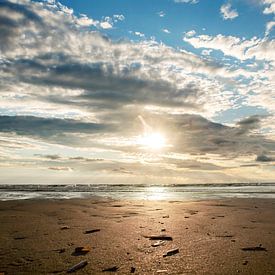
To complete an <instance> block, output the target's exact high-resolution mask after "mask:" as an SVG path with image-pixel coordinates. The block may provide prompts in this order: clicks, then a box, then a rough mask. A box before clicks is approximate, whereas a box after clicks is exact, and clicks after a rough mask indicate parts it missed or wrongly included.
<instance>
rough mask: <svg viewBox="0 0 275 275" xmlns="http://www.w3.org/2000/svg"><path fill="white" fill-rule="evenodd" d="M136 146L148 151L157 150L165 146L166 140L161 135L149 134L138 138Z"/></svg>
mask: <svg viewBox="0 0 275 275" xmlns="http://www.w3.org/2000/svg"><path fill="white" fill-rule="evenodd" d="M138 144H139V145H141V146H142V147H146V148H148V149H153V150H159V149H161V148H163V147H164V146H165V144H166V140H165V137H164V136H163V135H162V134H161V133H150V134H144V135H142V136H140V137H138Z"/></svg>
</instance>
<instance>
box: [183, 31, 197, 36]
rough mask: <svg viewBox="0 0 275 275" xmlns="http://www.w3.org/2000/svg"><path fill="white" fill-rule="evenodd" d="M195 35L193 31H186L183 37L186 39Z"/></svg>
mask: <svg viewBox="0 0 275 275" xmlns="http://www.w3.org/2000/svg"><path fill="white" fill-rule="evenodd" d="M195 34H196V31H195V30H191V31H188V32H187V33H185V36H186V37H192V36H194V35H195Z"/></svg>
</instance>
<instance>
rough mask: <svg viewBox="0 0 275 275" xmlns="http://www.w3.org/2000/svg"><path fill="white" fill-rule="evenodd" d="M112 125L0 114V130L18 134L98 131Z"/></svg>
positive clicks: (36, 134) (105, 129)
mask: <svg viewBox="0 0 275 275" xmlns="http://www.w3.org/2000/svg"><path fill="white" fill-rule="evenodd" d="M111 129H112V126H110V125H104V124H98V123H89V122H81V121H78V120H73V119H58V118H42V117H33V116H0V131H1V132H15V133H17V134H19V135H31V136H40V137H51V136H53V135H58V134H61V135H62V134H64V133H99V132H103V131H105V132H106V131H108V130H111Z"/></svg>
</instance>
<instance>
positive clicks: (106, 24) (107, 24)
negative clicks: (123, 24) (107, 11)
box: [100, 21, 113, 29]
mask: <svg viewBox="0 0 275 275" xmlns="http://www.w3.org/2000/svg"><path fill="white" fill-rule="evenodd" d="M100 27H101V28H102V29H111V28H112V27H113V25H112V24H111V23H110V22H108V21H105V22H100Z"/></svg>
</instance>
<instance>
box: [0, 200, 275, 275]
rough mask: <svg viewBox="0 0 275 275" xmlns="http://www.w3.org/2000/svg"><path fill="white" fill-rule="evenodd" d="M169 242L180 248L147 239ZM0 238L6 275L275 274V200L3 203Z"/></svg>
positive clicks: (0, 263)
mask: <svg viewBox="0 0 275 275" xmlns="http://www.w3.org/2000/svg"><path fill="white" fill-rule="evenodd" d="M94 229H100V230H98V231H96V232H92V233H89V234H85V231H87V230H94ZM161 234H165V235H167V236H169V237H172V239H173V240H172V241H164V242H163V243H161V242H160V243H161V244H160V245H159V246H156V247H153V246H152V244H156V243H157V242H158V241H157V240H150V239H149V238H146V237H148V236H150V235H161ZM0 236H1V239H0V273H1V272H4V274H65V273H66V271H67V270H68V269H69V268H70V267H71V266H73V265H74V264H76V263H78V262H81V261H83V260H87V262H88V264H87V265H86V266H85V267H83V268H82V269H80V270H78V271H77V272H76V274H105V272H104V273H103V272H102V270H104V269H108V268H112V267H113V269H114V270H115V269H116V268H118V269H117V271H113V272H111V271H109V272H108V271H107V272H106V274H110V273H111V274H131V272H132V273H134V274H275V200H271V199H265V200H263V199H230V200H216V201H199V202H179V201H151V202H150V201H114V200H103V199H85V200H84V199H83V200H81V199H79V200H26V201H9V202H0ZM80 246H83V247H85V248H86V249H87V248H88V250H89V249H90V251H89V252H87V253H86V254H85V255H84V253H83V255H82V253H75V248H76V247H80ZM251 247H252V248H253V247H258V248H259V249H258V250H257V251H253V250H248V251H244V250H242V249H243V248H251ZM171 249H178V250H179V251H178V253H176V254H173V255H171V256H167V257H163V255H164V254H165V253H166V252H167V251H169V250H171ZM264 249H266V251H265V250H264ZM114 267H116V268H114Z"/></svg>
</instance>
